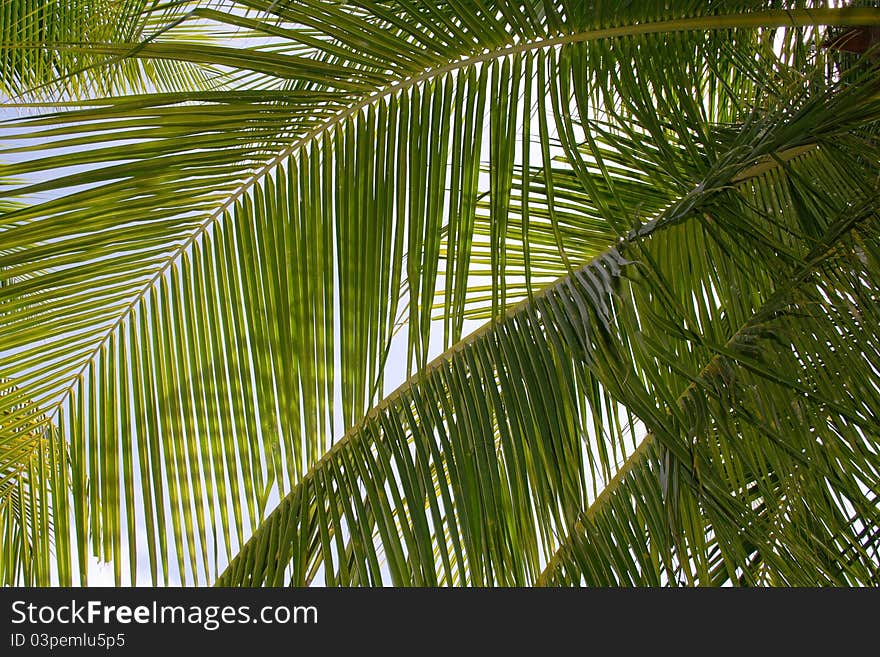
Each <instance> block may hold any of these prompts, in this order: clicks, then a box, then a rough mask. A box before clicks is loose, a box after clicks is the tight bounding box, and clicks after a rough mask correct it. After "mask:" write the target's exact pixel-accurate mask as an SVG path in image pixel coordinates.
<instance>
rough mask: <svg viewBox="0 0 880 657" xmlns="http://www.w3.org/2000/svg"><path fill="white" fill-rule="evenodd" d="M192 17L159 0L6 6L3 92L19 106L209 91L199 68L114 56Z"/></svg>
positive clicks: (34, 0) (0, 23)
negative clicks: (116, 51) (161, 91)
mask: <svg viewBox="0 0 880 657" xmlns="http://www.w3.org/2000/svg"><path fill="white" fill-rule="evenodd" d="M181 15H186V5H185V3H166V4H160V3H159V2H156V1H155V0H5V1H4V3H3V6H2V8H0V94H3V95H4V96H6V97H7V98H13V99H15V100H17V101H22V100H24V101H27V100H45V99H53V100H70V99H77V98H86V97H89V96H91V97H95V96H96V95H97V96H103V95H109V94H116V93H131V92H133V91H143V90H147V89H169V90H171V89H180V88H201V87H203V86H205V85H207V84H209V83H210V80H211V78H212V77H215V76H213V75H212V74H211V73H210V71H209V69H208V68H205V67H203V66H200V65H199V64H198V63H196V62H167V61H162V60H155V59H154V60H146V59H143V60H136V59H130V58H124V57H108V56H107V55H106V53H104V52H102V50H101V48H102V47H112V48H116V49H119V50H120V51H123V52H126V51H129V50H132V49H134V48H136V47H137V46H138V45H140V44H141V43H142V41H143V40H144V39H146V38H150V37H152V36H154V35H155V34H156V33H157V32H159V31H161V30H163V29H167V27H168V26H169V25H173V23H174V20H175V19H178V20H179V17H180V16H181Z"/></svg>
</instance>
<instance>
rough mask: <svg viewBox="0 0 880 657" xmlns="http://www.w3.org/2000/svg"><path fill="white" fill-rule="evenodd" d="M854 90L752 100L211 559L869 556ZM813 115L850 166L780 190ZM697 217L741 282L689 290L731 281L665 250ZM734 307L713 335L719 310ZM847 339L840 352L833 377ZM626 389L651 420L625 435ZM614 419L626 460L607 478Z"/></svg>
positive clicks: (375, 574) (327, 564)
mask: <svg viewBox="0 0 880 657" xmlns="http://www.w3.org/2000/svg"><path fill="white" fill-rule="evenodd" d="M851 93H853V92H852V90H849V91H847V90H844V91H840V92H839V95H838V94H830V95H829V96H828V97H818V98H817V97H813V98H811V99H808V100H806V101H804V102H797V103H794V106H793V107H787V108H784V109H782V110H780V111H778V112H772V113H770V114H768V115H766V116H764V117H763V118H762V119H761V120H758V121H755V122H754V123H752V124H746V125H743V126H742V127H741V129H740V132H739V135H738V137H737V140H736V141H737V144H738V145H739V146H740V148H737V149H731V150H730V151H728V153H736V157H735V158H734V157H733V156H728V157H727V158H722V159H718V160H716V161H715V162H713V163H712V164H711V165H710V166H709V167H708V168H707V170H706V171H705V173H704V176H703V179H702V181H700V183H699V184H698V185H696V186H695V188H694V189H692V190H691V192H690V193H689V194H687V195H686V196H683V197H681V198H679V199H678V200H677V201H676V202H675V203H674V204H673V205H671V206H670V207H669V208H668V209H665V210H664V211H663V212H661V213H660V214H659V215H658V216H656V217H654V218H653V219H652V220H651V221H649V222H647V223H645V224H644V225H642V226H640V227H638V228H636V229H633V230H632V231H631V232H630V233H629V234H628V235H627V236H626V237H625V238H624V239H623V241H622V242H621V243H620V244H619V245H617V246H614V247H611V248H610V249H608V250H607V251H606V252H605V253H604V254H603V255H601V256H600V257H598V258H596V259H594V260H593V261H592V262H590V263H588V264H587V265H584V266H583V267H580V268H578V269H576V270H575V271H574V272H573V273H572V274H570V275H566V276H565V277H564V278H562V279H560V280H559V281H557V282H556V283H555V284H553V285H551V286H549V287H545V288H544V289H543V290H541V291H540V292H538V293H536V294H534V295H533V296H532V297H531V299H529V300H526V301H524V302H521V303H520V304H519V305H517V306H515V307H514V308H512V309H510V310H508V311H507V313H506V315H505V316H504V318H503V319H500V320H497V321H494V322H492V323H491V324H490V325H489V326H488V327H487V328H484V329H482V330H480V331H479V332H477V333H476V334H473V335H472V336H471V337H470V338H468V339H466V340H465V341H464V342H462V343H459V344H458V345H456V346H455V347H454V348H453V349H451V350H450V351H448V352H446V353H445V354H443V355H442V356H441V357H439V358H438V359H437V360H436V361H434V362H433V363H432V364H431V365H429V366H428V367H427V368H425V369H423V370H422V371H420V372H419V373H418V374H417V375H415V376H414V377H413V378H412V379H411V380H410V381H408V382H407V383H406V384H404V385H403V386H402V387H401V388H400V389H398V390H397V391H396V392H395V393H393V394H392V395H391V396H389V397H388V398H386V399H385V400H384V401H383V402H382V404H380V405H379V406H377V407H376V408H375V409H373V410H372V411H370V413H368V415H367V417H366V419H365V420H364V421H363V422H362V423H360V424H359V425H357V426H356V427H354V428H353V429H352V430H350V431H349V432H348V433H347V434H346V436H345V437H344V438H343V439H342V440H341V441H340V442H339V443H337V444H336V445H334V447H333V448H332V449H331V451H330V452H329V453H328V455H327V456H325V457H324V458H323V459H322V460H321V461H320V462H319V463H318V464H317V465H316V466H315V467H314V468H313V469H312V470H311V471H310V472H309V473H308V474H307V475H306V476H305V477H304V478H303V480H302V481H301V482H300V484H299V485H298V486H297V488H296V489H295V490H294V491H293V492H292V493H291V494H290V495H289V496H288V497H287V498H286V499H285V500H283V501H282V503H281V504H280V505H279V507H278V508H277V509H276V510H275V511H274V512H273V513H272V514H271V515H270V516H269V518H268V519H267V520H266V522H265V523H264V524H263V525H262V526H261V527H260V528H259V529H258V530H257V532H256V533H255V535H254V537H253V538H252V539H251V540H250V541H249V543H248V544H247V545H246V546H245V548H244V549H243V550H242V552H241V554H240V555H239V556H237V557H236V559H235V560H234V561H233V562H232V563H231V564H230V567H229V568H228V569H227V571H226V572H225V573H224V575H223V576H221V578H220V579H219V580H218V583H219V584H221V585H254V584H257V585H259V584H269V585H281V584H286V583H290V584H294V585H302V584H305V583H308V582H310V581H311V580H312V578H313V577H314V576H315V575H316V574H317V573H320V572H323V575H324V578H325V581H326V583H328V584H353V583H354V584H375V583H380V582H383V581H390V582H392V583H394V584H397V585H411V584H436V583H438V582H445V583H462V584H478V585H479V584H523V583H528V582H531V581H534V579H535V575H536V570H537V568H538V564H540V563H541V561H542V560H548V561H549V563H550V567H549V569H548V570H547V571H545V573H544V574H543V575H542V576H541V577H540V578H539V581H541V582H548V581H550V582H562V581H564V582H575V583H578V582H583V581H586V582H587V583H591V584H621V583H629V584H655V585H657V584H669V583H684V582H687V583H691V584H694V583H700V584H719V583H724V582H733V583H741V582H747V583H758V582H760V581H763V580H766V579H769V580H770V581H772V582H774V583H788V584H792V583H794V584H804V583H815V582H817V581H822V582H828V583H838V584H839V583H863V584H867V583H871V582H872V581H874V579H875V578H876V572H877V553H876V537H874V536H873V535H872V534H871V533H870V532H871V530H870V529H869V530H868V532H867V539H866V532H865V528H866V527H867V528H871V527H876V522H877V518H876V516H877V511H878V510H877V507H876V503H875V498H876V495H875V494H874V493H871V492H870V491H872V490H876V486H877V483H878V482H877V475H878V472H880V471H878V469H877V449H876V447H877V446H876V444H874V442H873V441H872V440H871V438H870V436H872V435H875V433H876V427H877V420H878V418H877V416H876V414H875V413H874V411H873V410H872V409H873V408H876V400H875V397H876V395H877V392H878V390H877V388H876V386H873V385H871V384H866V381H870V380H871V379H872V378H873V375H872V373H873V372H874V371H875V370H876V363H875V356H876V348H875V344H876V341H877V335H876V331H875V330H874V327H876V326H877V324H876V322H875V321H874V317H875V313H876V311H877V305H876V301H875V300H873V298H874V296H875V295H874V292H873V290H875V289H876V287H875V286H876V280H875V278H876V274H877V272H876V270H875V269H874V265H873V264H872V263H870V264H869V260H868V258H867V257H866V256H865V255H864V254H865V253H867V252H868V251H871V250H873V249H874V248H875V245H876V242H875V239H874V235H875V233H876V222H877V219H878V216H877V213H876V194H877V183H878V180H877V174H876V165H875V164H872V162H876V159H875V158H876V157H877V147H876V143H874V145H873V146H872V147H871V149H870V150H869V151H863V152H862V153H861V154H860V155H859V156H853V155H852V154H850V155H842V154H841V153H835V152H834V151H835V149H834V147H833V146H832V145H831V144H833V138H832V135H836V134H838V133H839V132H846V131H847V130H849V129H852V128H855V127H857V126H860V125H862V122H861V119H860V118H858V119H857V118H855V117H856V116H858V117H861V116H873V112H875V111H876V107H875V108H874V109H871V110H868V111H867V113H865V114H863V113H862V112H863V111H864V110H866V106H865V105H864V104H863V102H864V100H863V101H856V102H855V104H854V105H852V106H849V107H847V105H848V102H844V101H843V99H844V98H849V100H850V101H852V100H854V97H853V96H851V95H850V94H851ZM863 93H865V90H862V91H861V92H855V97H861V98H862V99H864V98H865V96H863V95H862V94H863ZM872 94H873V92H872V91H868V92H867V97H868V98H870V97H871V95H872ZM869 105H871V106H874V105H875V102H874V101H869ZM856 107H858V108H859V109H858V111H856ZM849 110H853V113H852V114H850V113H849ZM846 116H851V117H853V124H852V126H845V125H844V124H843V123H838V120H840V119H842V120H844V121H846V119H845V118H844V117H846ZM808 126H809V127H808ZM825 130H827V131H828V132H827V133H825V134H823V132H824V131H825ZM807 138H810V139H812V140H816V142H821V143H823V144H826V140H828V141H827V143H828V146H827V148H828V150H829V151H831V152H830V153H826V154H825V157H827V158H828V160H826V163H827V164H832V163H833V165H834V166H836V167H838V168H839V169H840V170H842V171H846V174H847V178H848V180H849V184H848V185H847V186H846V187H844V188H824V189H823V188H822V186H821V185H815V186H806V188H805V189H807V190H809V192H811V193H812V194H814V199H811V202H805V203H792V204H782V203H779V202H778V201H777V199H775V198H773V197H767V196H763V195H764V194H768V193H770V194H772V193H775V194H782V193H783V190H785V188H786V187H787V186H788V185H789V184H790V182H791V181H792V180H798V179H799V177H800V172H798V171H797V170H796V169H793V168H791V167H790V165H789V164H788V163H786V162H785V160H784V159H782V158H780V163H781V165H780V167H779V169H782V170H783V173H780V172H779V170H778V169H766V167H764V166H763V161H762V158H764V157H765V156H766V155H767V154H775V153H783V152H788V151H789V150H790V149H793V148H797V147H799V146H801V145H802V144H803V140H805V139H807ZM764 149H770V150H768V151H764ZM820 150H822V151H823V153H824V152H825V149H824V148H821V149H820ZM762 151H763V152H762ZM862 157H865V158H866V159H864V160H863V159H862ZM756 163H758V164H757V165H756ZM734 181H737V182H738V183H739V184H738V185H737V186H735V187H733V186H732V185H731V183H733V182H734ZM823 184H824V181H823ZM801 189H802V190H803V189H804V188H801ZM819 192H822V193H821V195H820V194H819ZM790 208H796V209H795V210H793V211H792V210H791V209H790ZM707 217H711V218H712V219H713V221H712V222H711V224H708V225H707V223H706V222H707V221H708V219H707ZM768 217H769V220H768ZM701 223H702V225H700V224H701ZM693 224H696V225H697V226H698V227H699V229H700V230H699V231H697V234H699V235H701V237H702V238H703V239H704V240H705V245H706V246H705V248H706V249H707V250H708V251H709V253H710V254H711V257H707V258H706V261H707V262H708V263H709V264H710V265H711V271H712V273H713V274H715V275H718V274H720V273H721V272H723V273H724V274H725V276H724V277H720V276H719V278H718V280H721V281H723V282H725V283H729V284H731V285H733V284H736V283H742V284H744V288H743V290H742V291H740V290H725V289H723V288H721V287H719V288H718V289H717V291H716V297H717V299H713V300H711V301H710V300H709V299H708V298H704V299H703V300H702V301H699V300H695V301H694V302H693V303H691V305H690V306H688V307H683V305H682V304H681V303H680V302H679V298H678V297H679V295H689V296H691V297H693V296H694V295H695V293H699V292H701V291H702V290H701V288H702V287H703V286H707V287H711V286H712V285H713V280H712V278H711V277H707V275H706V274H707V272H704V271H699V268H695V271H694V272H681V271H680V270H678V269H676V267H677V266H678V265H680V263H682V262H684V260H683V259H682V258H663V251H664V250H665V249H666V248H668V247H669V245H670V243H671V244H676V240H674V239H673V238H672V237H671V235H674V233H675V232H676V231H680V232H681V233H684V234H685V235H687V236H689V237H692V236H693V235H694V232H693V231H694V230H696V229H694V228H693ZM688 229H691V230H688ZM756 231H757V232H761V233H764V232H765V231H766V232H769V233H770V234H772V235H773V237H775V238H776V239H775V240H774V241H769V240H768V241H767V242H766V243H762V242H761V241H759V240H754V239H752V236H753V235H754V233H755V232H756ZM747 237H748V238H749V239H745V238H747ZM678 244H679V245H681V241H678ZM868 244H871V246H868ZM782 245H785V247H787V248H785V249H784V250H783V249H782V248H780V247H781V246H782ZM857 245H858V246H857ZM771 248H775V249H777V253H776V254H775V255H776V256H777V259H773V258H770V257H767V253H766V251H768V250H769V249H771ZM755 251H757V252H758V254H760V255H761V256H763V257H755V255H756V254H755ZM731 272H736V273H735V274H734V275H730V274H731ZM841 272H843V273H841ZM746 291H747V292H749V293H750V294H744V293H743V292H746ZM817 301H822V303H821V307H820V308H814V305H815V304H817ZM863 304H864V305H865V306H866V307H865V308H864V311H863V310H862V306H863ZM697 311H701V312H697ZM740 313H743V314H744V315H745V319H744V320H743V321H742V323H741V324H740V327H739V328H738V329H736V330H735V331H734V332H733V333H732V335H730V336H729V338H728V339H727V340H726V341H725V342H723V343H719V342H718V340H717V336H716V335H715V334H714V333H715V331H717V330H719V328H722V330H723V324H724V322H723V321H722V319H723V318H724V315H734V317H735V314H740ZM701 320H704V321H705V320H708V321H705V324H704V326H705V328H702V326H701ZM734 321H736V320H734ZM719 324H721V325H722V326H721V327H719ZM805 326H806V327H808V330H804V327H805ZM813 331H815V332H813ZM856 332H857V333H858V335H859V341H858V343H856V344H857V345H858V346H856V345H853V346H852V347H849V348H847V343H848V341H849V339H850V338H849V335H850V334H851V333H856ZM862 348H864V349H865V354H864V355H863V354H862V353H860V349H862ZM838 359H839V360H838ZM832 362H834V363H835V364H836V365H838V366H839V367H840V368H841V369H846V372H845V373H844V374H842V375H839V376H838V377H836V379H835V380H836V383H835V385H834V386H832V385H831V380H830V377H829V374H828V371H827V370H826V367H827V366H828V365H829V364H831V363H832ZM695 363H700V364H699V365H696V366H695ZM844 365H845V367H844ZM841 379H842V381H841ZM841 384H842V385H841ZM837 386H840V387H837ZM484 395H485V396H484ZM841 395H843V396H841ZM619 404H622V405H623V406H625V407H626V408H627V409H628V410H629V411H630V412H632V413H633V414H635V415H636V416H637V417H638V418H639V419H640V420H641V423H642V424H643V426H644V427H645V428H646V429H647V430H648V431H650V432H651V433H650V434H649V438H640V437H639V438H636V441H638V440H640V441H641V442H636V441H634V442H635V444H633V443H631V442H630V441H631V440H633V439H634V438H635V435H634V434H635V429H636V425H635V423H632V422H631V423H630V424H629V425H628V427H627V428H626V429H623V428H622V427H621V424H620V423H619V422H614V418H615V415H616V413H615V409H617V408H618V405H619ZM795 409H796V410H795ZM591 423H595V425H596V426H597V427H601V428H603V429H604V430H605V432H606V434H605V435H604V436H603V435H601V434H599V433H598V432H597V433H595V434H593V435H592V436H591V434H590V431H589V425H590V424H591ZM615 425H616V426H617V427H618V430H617V432H616V435H610V436H609V435H608V434H609V433H611V432H612V427H614V426H615ZM593 441H596V443H601V444H602V446H601V447H599V446H598V445H597V444H595V443H594V444H591V443H592V442H593ZM628 443H629V444H628ZM612 445H617V446H619V447H620V448H622V449H623V450H626V451H628V452H629V460H628V461H627V462H626V463H625V465H624V466H623V467H621V468H619V469H618V470H617V473H616V475H615V476H614V477H613V478H606V479H605V480H606V481H608V487H607V488H605V489H604V491H603V492H602V493H601V494H599V495H597V496H595V497H594V499H593V500H592V501H591V502H589V499H590V495H589V491H588V490H587V488H586V485H587V482H589V481H590V480H591V479H592V480H593V481H595V480H597V479H602V478H603V475H607V472H608V469H609V465H614V463H613V461H611V459H609V455H608V453H607V451H606V452H603V451H602V449H603V448H604V449H608V448H609V447H610V446H612ZM609 479H610V480H609ZM578 507H580V508H581V509H586V511H584V512H581V511H579V510H578ZM852 509H857V516H856V517H857V518H858V519H859V522H858V523H854V522H853V521H852V518H851V517H850V516H851V515H852ZM573 513H574V514H575V517H576V521H575V524H574V525H569V526H570V527H572V528H573V530H572V531H571V532H569V530H566V529H564V523H566V522H570V519H571V517H572V514H573ZM809 514H814V515H813V518H814V522H813V523H812V525H810V524H808V523H805V522H804V519H805V518H806V516H807V515H809ZM819 519H821V520H819ZM862 523H863V524H862ZM569 534H570V535H571V538H568V539H563V540H562V547H561V548H560V549H559V551H558V553H557V554H556V555H555V556H549V555H552V554H553V550H554V549H555V548H554V547H553V546H554V545H555V544H556V543H557V541H558V538H557V537H558V536H568V535H569ZM377 554H381V555H383V556H384V558H385V559H386V560H387V569H385V570H382V569H380V568H379V566H378V562H377V561H376V555H377ZM548 556H549V559H548ZM557 572H558V573H562V575H556V574H555V573H557Z"/></svg>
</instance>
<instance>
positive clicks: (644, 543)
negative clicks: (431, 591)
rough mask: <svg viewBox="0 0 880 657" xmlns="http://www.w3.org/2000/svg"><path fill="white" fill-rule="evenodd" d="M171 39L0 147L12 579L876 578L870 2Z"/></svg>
mask: <svg viewBox="0 0 880 657" xmlns="http://www.w3.org/2000/svg"><path fill="white" fill-rule="evenodd" d="M171 4H172V5H173V6H174V8H175V11H176V13H175V14H174V15H173V16H169V15H168V14H163V16H164V18H163V19H162V20H164V22H161V21H159V19H157V18H156V17H155V14H153V15H152V16H153V17H152V18H147V19H143V20H152V21H153V22H152V23H150V24H151V25H153V26H156V25H158V28H157V29H154V30H151V31H150V32H149V33H148V34H147V33H143V35H142V37H141V39H140V41H139V42H138V43H133V42H132V40H130V39H129V40H128V41H127V42H126V41H123V40H119V39H116V40H109V41H104V40H97V41H95V40H90V41H89V43H88V45H87V52H88V53H89V57H90V58H97V59H95V60H94V61H96V62H97V63H92V64H90V66H91V68H90V69H89V70H92V69H94V70H98V71H100V70H103V69H101V68H100V67H101V66H104V65H107V66H112V67H117V68H118V67H120V66H122V65H123V64H122V63H126V64H125V65H127V66H129V65H131V64H130V63H131V62H136V63H140V64H141V65H140V70H147V68H150V67H152V68H150V70H158V68H157V67H160V66H164V65H171V63H175V62H176V63H178V64H180V65H185V66H190V67H199V66H205V67H209V68H206V69H204V71H207V72H204V73H199V76H201V75H204V76H207V77H200V78H199V79H200V80H202V81H203V82H205V81H207V82H205V83H204V84H195V83H194V81H193V80H187V79H185V78H181V79H180V80H179V82H178V83H177V84H176V87H175V88H171V86H173V85H168V86H167V87H166V88H156V87H155V85H150V84H146V85H145V86H144V88H142V89H141V90H140V91H138V90H127V91H126V90H123V91H119V90H116V91H115V92H114V93H112V94H110V95H107V96H99V94H97V93H94V89H91V88H90V87H89V86H88V85H85V88H86V89H89V92H88V93H78V94H75V97H74V98H72V99H69V100H64V99H61V100H59V99H58V98H53V99H52V101H51V102H52V103H53V106H52V107H51V108H50V107H45V108H43V109H42V110H41V111H37V112H35V113H32V114H29V115H27V116H23V117H22V118H18V119H15V120H13V121H11V122H7V124H6V134H7V135H8V136H7V139H6V146H5V147H4V155H3V157H4V158H6V160H7V162H9V164H7V165H4V166H0V176H2V178H3V179H13V178H14V180H15V182H13V183H12V184H11V185H10V186H7V193H6V195H5V196H6V198H7V200H8V201H9V202H15V203H18V204H19V205H17V206H14V207H11V208H8V209H7V211H6V212H5V213H3V214H2V215H0V276H2V278H3V281H2V287H0V329H2V330H0V380H2V381H3V390H2V395H0V411H2V412H3V415H2V416H0V418H2V420H0V450H2V451H0V473H2V475H0V476H2V479H0V495H2V498H0V499H2V502H0V523H2V527H3V529H2V531H3V532H4V543H3V544H4V549H3V557H2V558H3V563H2V567H0V572H2V575H3V577H4V579H5V581H7V582H12V581H23V582H34V583H48V582H50V581H59V582H62V583H69V582H82V583H86V581H87V574H88V563H89V560H90V558H91V557H92V556H93V555H94V556H96V557H98V558H99V559H101V560H105V561H109V562H112V564H113V567H114V572H115V577H116V581H117V582H128V581H130V582H136V581H138V572H140V573H141V574H142V575H141V576H143V575H144V574H145V573H147V572H148V577H149V578H150V580H151V581H153V582H165V583H167V582H169V581H180V582H182V583H184V584H187V583H218V584H222V585H284V584H294V585H306V584H310V583H326V584H328V585H368V584H381V583H394V584H397V585H438V584H443V585H530V584H538V585H562V584H566V585H567V584H588V585H596V584H600V585H602V584H604V585H608V584H612V585H615V584H634V585H667V584H668V585H679V584H681V585H725V584H734V585H738V584H744V585H755V584H776V585H816V584H831V585H852V584H876V583H878V568H880V559H878V552H877V549H878V543H880V522H878V520H880V508H878V502H877V495H878V492H880V450H878V447H880V445H878V436H880V416H878V413H877V412H878V409H880V385H878V382H880V374H878V373H880V306H878V296H877V295H878V286H880V278H878V277H880V241H878V192H880V186H878V183H880V177H878V171H880V169H878V159H880V158H878V156H880V148H878V147H880V142H878V120H880V93H878V92H880V77H878V75H877V64H876V61H877V58H876V57H874V53H875V52H876V50H874V49H872V47H873V46H872V45H871V43H869V42H870V41H871V35H873V34H874V31H875V30H876V27H877V26H878V25H880V11H878V10H877V8H875V7H872V6H870V4H867V3H862V4H861V5H859V4H858V3H853V4H851V5H846V6H840V3H829V2H824V1H820V0H816V1H807V0H729V1H718V2H690V1H687V0H685V1H682V0H676V1H675V2H669V1H667V0H664V1H662V2H660V1H654V0H645V1H640V2H626V1H619V2H618V1H607V2H598V1H597V2H581V1H579V0H578V1H576V0H527V1H525V2H495V1H494V0H472V1H471V0H449V1H448V2H428V1H424V2H423V1H422V0H383V1H376V2H373V1H370V2H365V1H357V0H352V1H348V2H342V1H340V0H281V1H278V0H223V1H218V2H201V3H200V2H185V3H171ZM165 9H167V7H165V8H162V7H159V8H158V10H160V11H165ZM157 21H158V22H157ZM77 33H78V32H77ZM207 37H210V38H207ZM852 39H856V40H857V41H858V43H868V45H867V46H866V47H865V48H862V49H861V50H860V51H854V50H853V49H852V48H846V47H845V44H847V43H851V42H852V41H851V40H852ZM89 61H92V60H89ZM145 67H147V68H145ZM129 70H132V69H129ZM199 70H203V69H199ZM73 74H76V75H79V74H80V73H78V72H76V73H70V74H69V75H73ZM86 75H90V74H86ZM196 77H198V76H196ZM21 83H22V82H21V81H20V80H17V79H14V80H13V81H12V84H21ZM76 88H78V87H75V89H76ZM59 105H60V107H59ZM471 326H479V328H476V329H475V330H474V331H473V332H470V333H469V334H467V335H465V333H466V330H467V329H469V328H470V327H471ZM395 377H397V379H398V380H397V381H394V379H395ZM401 380H402V381H403V382H402V383H401V384H400V385H399V387H396V388H395V389H394V390H393V391H389V390H388V388H390V387H392V386H393V385H394V383H398V382H399V381H401ZM392 381H394V383H392ZM139 569H140V570H139Z"/></svg>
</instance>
